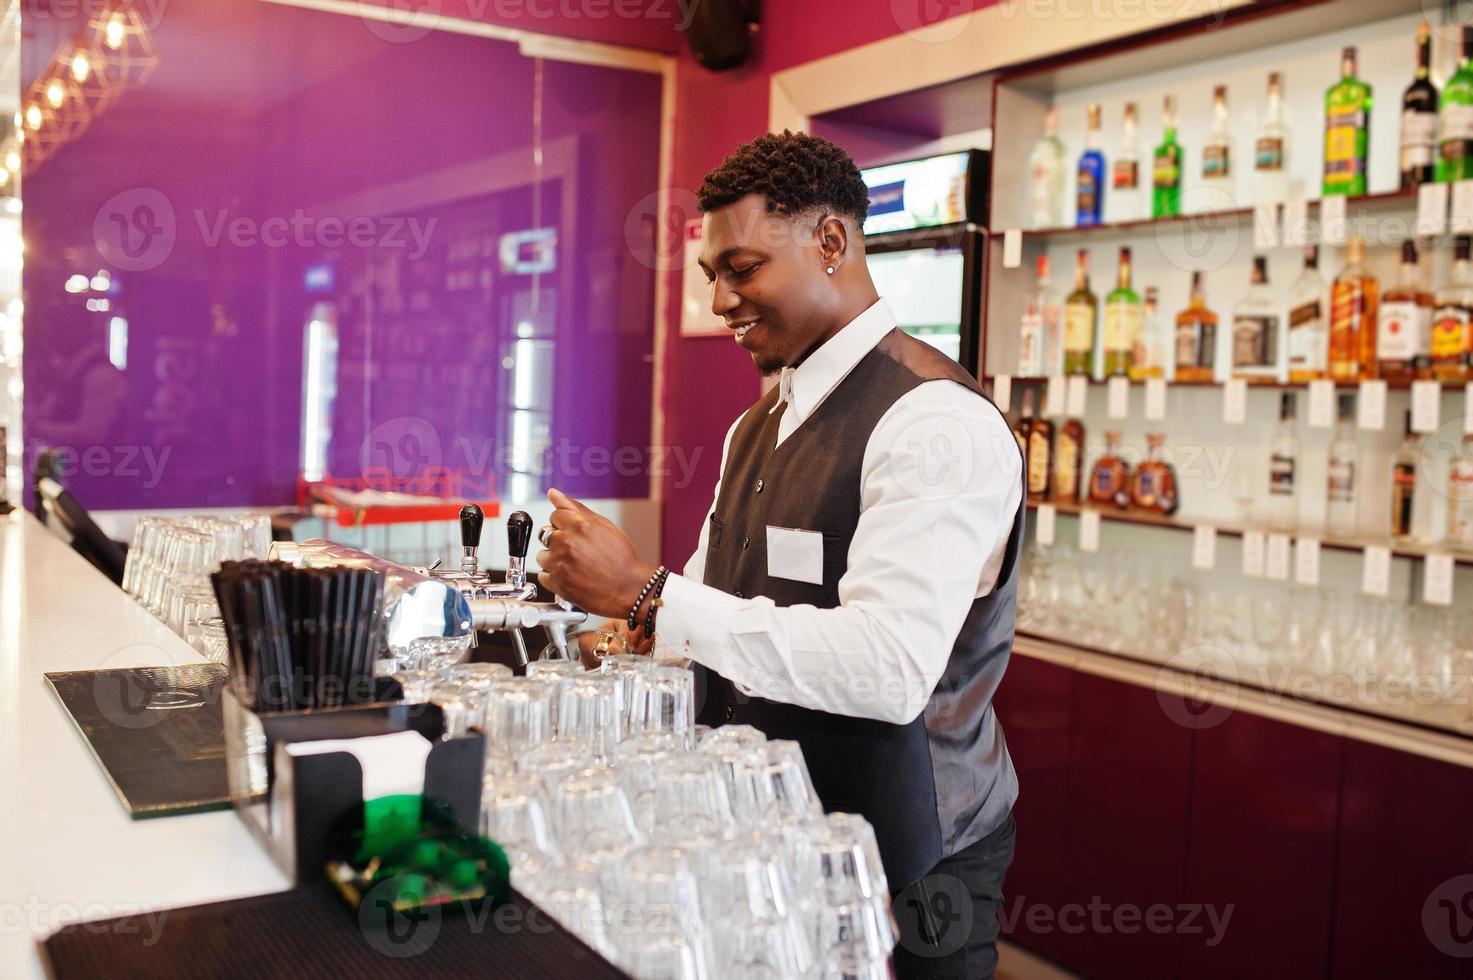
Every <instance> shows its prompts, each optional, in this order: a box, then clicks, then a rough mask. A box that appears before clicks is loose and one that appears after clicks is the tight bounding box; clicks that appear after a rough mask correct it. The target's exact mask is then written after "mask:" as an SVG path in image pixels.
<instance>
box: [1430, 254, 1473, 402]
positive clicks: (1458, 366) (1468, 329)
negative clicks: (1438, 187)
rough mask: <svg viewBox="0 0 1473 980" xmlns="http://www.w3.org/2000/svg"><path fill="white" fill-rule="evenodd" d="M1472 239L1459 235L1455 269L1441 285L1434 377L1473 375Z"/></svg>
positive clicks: (1435, 326) (1465, 377) (1435, 320)
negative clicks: (1470, 250) (1470, 248)
mask: <svg viewBox="0 0 1473 980" xmlns="http://www.w3.org/2000/svg"><path fill="white" fill-rule="evenodd" d="M1469 244H1470V240H1469V238H1468V237H1467V236H1466V235H1459V236H1458V238H1457V239H1456V241H1455V242H1454V244H1453V270H1452V275H1451V276H1450V277H1449V279H1448V281H1447V282H1446V283H1444V284H1442V285H1441V286H1439V287H1438V288H1437V308H1436V309H1435V310H1434V311H1433V313H1432V376H1433V377H1434V378H1436V379H1437V380H1438V381H1467V380H1469V379H1470V378H1473V263H1470V262H1469Z"/></svg>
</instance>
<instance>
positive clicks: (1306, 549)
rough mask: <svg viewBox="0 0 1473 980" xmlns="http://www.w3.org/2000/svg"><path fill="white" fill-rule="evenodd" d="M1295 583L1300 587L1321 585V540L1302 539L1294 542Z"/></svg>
mask: <svg viewBox="0 0 1473 980" xmlns="http://www.w3.org/2000/svg"><path fill="white" fill-rule="evenodd" d="M1294 581H1296V582H1298V583H1299V584H1300V585H1319V584H1320V539H1319V538H1300V539H1299V540H1298V541H1296V542H1294Z"/></svg>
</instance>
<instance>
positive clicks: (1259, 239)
mask: <svg viewBox="0 0 1473 980" xmlns="http://www.w3.org/2000/svg"><path fill="white" fill-rule="evenodd" d="M1279 241H1280V239H1279V205H1278V202H1277V201H1275V202H1272V203H1269V204H1260V205H1258V206H1257V207H1256V208H1254V209H1253V250H1254V251H1256V252H1262V251H1263V250H1264V249H1269V248H1278V247H1279Z"/></svg>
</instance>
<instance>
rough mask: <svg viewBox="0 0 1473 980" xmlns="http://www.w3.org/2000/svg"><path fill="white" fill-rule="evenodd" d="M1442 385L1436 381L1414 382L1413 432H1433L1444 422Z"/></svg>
mask: <svg viewBox="0 0 1473 980" xmlns="http://www.w3.org/2000/svg"><path fill="white" fill-rule="evenodd" d="M1441 413H1442V385H1440V384H1438V383H1437V382H1436V381H1413V382H1412V431H1413V432H1432V431H1433V430H1435V429H1436V428H1437V427H1438V425H1440V424H1441V422H1442V420H1441V419H1440V418H1439V415H1441Z"/></svg>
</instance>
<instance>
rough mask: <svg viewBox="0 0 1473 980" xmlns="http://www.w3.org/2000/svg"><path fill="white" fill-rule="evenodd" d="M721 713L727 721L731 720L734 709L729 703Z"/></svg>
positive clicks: (734, 713)
mask: <svg viewBox="0 0 1473 980" xmlns="http://www.w3.org/2000/svg"><path fill="white" fill-rule="evenodd" d="M723 714H724V715H725V716H726V720H727V721H731V719H732V718H734V717H735V716H736V711H735V709H733V708H732V706H731V705H729V704H728V705H727V706H726V711H724V712H723Z"/></svg>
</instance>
